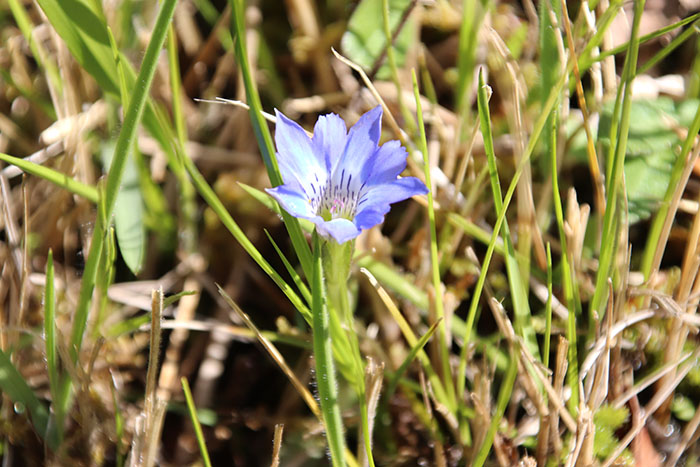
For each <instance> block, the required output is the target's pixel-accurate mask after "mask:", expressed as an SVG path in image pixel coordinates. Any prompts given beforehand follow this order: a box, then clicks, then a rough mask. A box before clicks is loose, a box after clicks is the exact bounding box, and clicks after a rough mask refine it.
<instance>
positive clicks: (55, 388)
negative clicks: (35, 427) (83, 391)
mask: <svg viewBox="0 0 700 467" xmlns="http://www.w3.org/2000/svg"><path fill="white" fill-rule="evenodd" d="M44 341H45V345H46V367H47V369H48V373H49V388H50V391H51V400H52V401H53V409H54V413H53V423H52V424H51V426H50V428H49V432H48V437H49V439H51V438H53V437H54V436H55V442H56V444H57V445H58V444H60V442H61V440H62V439H63V413H62V412H61V405H60V404H57V403H56V402H59V401H60V392H59V391H60V380H59V373H58V358H57V353H56V288H55V284H54V267H53V251H52V250H51V249H49V255H48V258H47V259H46V285H45V286H44Z"/></svg>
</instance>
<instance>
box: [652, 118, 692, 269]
mask: <svg viewBox="0 0 700 467" xmlns="http://www.w3.org/2000/svg"><path fill="white" fill-rule="evenodd" d="M698 132H700V107H698V110H697V111H696V112H695V117H694V118H693V122H692V123H691V124H690V128H688V136H686V138H685V140H684V141H683V146H682V147H681V152H680V154H679V155H678V158H677V159H676V162H675V164H674V165H673V169H672V170H671V179H670V180H669V184H668V188H667V189H666V193H665V195H664V199H663V201H662V202H661V203H660V205H659V211H658V212H657V213H656V216H655V217H654V221H653V222H652V224H651V229H650V230H649V236H648V238H647V243H646V245H645V248H644V255H643V257H642V266H641V271H642V273H643V274H644V279H645V280H646V279H649V275H650V274H651V272H652V270H653V269H655V268H657V267H658V266H659V261H661V255H662V254H663V249H664V248H665V246H666V243H667V240H668V235H669V233H670V229H668V230H667V231H665V232H664V231H663V230H664V225H666V219H667V217H669V216H675V211H674V212H671V204H672V199H673V196H674V194H675V193H676V191H677V189H678V186H680V185H681V184H682V185H683V186H685V184H686V183H687V180H688V179H687V177H688V176H689V175H690V172H689V171H687V170H686V166H687V165H688V163H689V162H690V160H689V157H690V155H691V151H692V149H693V146H694V145H695V138H696V136H697V134H698ZM684 171H685V172H686V173H685V175H684ZM668 227H670V223H669V224H668ZM657 250H658V251H657Z"/></svg>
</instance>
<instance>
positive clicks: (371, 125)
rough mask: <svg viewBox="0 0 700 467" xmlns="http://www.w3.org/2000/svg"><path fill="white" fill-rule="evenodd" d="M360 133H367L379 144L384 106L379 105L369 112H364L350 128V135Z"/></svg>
mask: <svg viewBox="0 0 700 467" xmlns="http://www.w3.org/2000/svg"><path fill="white" fill-rule="evenodd" d="M355 133H358V134H362V135H366V136H368V137H369V139H371V140H372V141H374V144H375V145H377V144H379V137H380V136H381V134H382V106H381V105H378V106H376V107H375V108H373V109H372V110H370V111H369V112H366V113H365V114H363V115H362V116H361V117H360V118H359V119H358V120H357V122H356V123H355V124H354V125H353V126H352V127H351V128H350V135H349V136H350V137H352V135H353V134H355Z"/></svg>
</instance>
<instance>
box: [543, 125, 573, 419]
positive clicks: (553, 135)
mask: <svg viewBox="0 0 700 467" xmlns="http://www.w3.org/2000/svg"><path fill="white" fill-rule="evenodd" d="M551 120H552V121H551V123H552V129H551V132H550V144H549V151H550V167H551V170H552V200H553V203H554V213H555V215H556V218H557V227H558V229H559V243H560V245H561V251H562V254H561V273H562V282H563V284H564V298H565V300H566V306H567V308H568V309H569V316H568V320H567V327H566V338H567V339H568V341H569V353H568V356H567V358H568V361H569V364H568V371H567V380H568V382H569V386H570V387H571V397H570V398H569V410H570V411H571V412H572V413H575V411H576V410H578V398H579V394H578V389H579V386H578V352H577V348H576V343H577V340H578V339H577V334H576V333H577V331H576V317H577V316H580V315H581V302H580V300H578V294H577V293H576V284H575V282H574V277H576V275H575V271H574V268H573V260H572V258H570V256H569V250H568V247H567V241H566V233H565V230H564V209H563V207H562V203H561V196H560V194H559V176H558V173H559V171H558V170H557V118H556V115H554V116H553V118H552V119H551ZM550 296H551V295H550Z"/></svg>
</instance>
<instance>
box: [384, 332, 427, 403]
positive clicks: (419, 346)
mask: <svg viewBox="0 0 700 467" xmlns="http://www.w3.org/2000/svg"><path fill="white" fill-rule="evenodd" d="M438 324H440V322H439V321H436V322H434V323H433V325H432V326H430V328H429V329H428V331H427V332H426V333H425V334H423V336H421V338H420V339H418V341H416V343H415V344H413V345H412V346H411V350H410V351H409V352H408V355H406V358H404V360H403V362H402V363H401V365H400V366H399V368H398V369H397V370H396V372H395V373H394V374H392V375H390V376H389V378H388V379H389V381H388V385H387V389H386V392H385V393H384V399H385V400H386V401H389V400H390V399H391V396H393V395H394V391H395V390H396V386H397V385H398V384H399V380H400V379H401V378H402V377H403V375H404V373H406V370H408V365H410V364H411V363H412V362H413V360H415V358H416V356H417V355H418V352H421V351H422V350H423V347H425V344H427V343H428V341H429V340H430V338H431V337H433V334H435V331H436V330H437V328H438Z"/></svg>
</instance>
